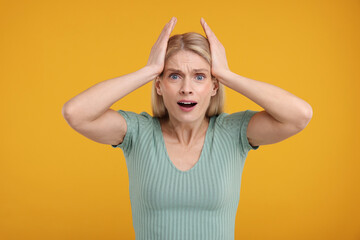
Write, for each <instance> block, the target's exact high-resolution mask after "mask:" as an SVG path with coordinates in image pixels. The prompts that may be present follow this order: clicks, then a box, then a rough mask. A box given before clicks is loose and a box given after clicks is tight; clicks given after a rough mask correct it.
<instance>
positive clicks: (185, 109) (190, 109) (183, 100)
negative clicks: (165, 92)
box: [178, 99, 197, 112]
mask: <svg viewBox="0 0 360 240" xmlns="http://www.w3.org/2000/svg"><path fill="white" fill-rule="evenodd" d="M179 102H189V103H196V104H195V106H192V107H183V106H180V105H178V106H179V107H180V109H181V110H182V111H184V112H190V111H192V110H193V109H194V108H195V107H196V105H197V102H196V101H193V100H186V99H182V100H180V101H178V103H179Z"/></svg>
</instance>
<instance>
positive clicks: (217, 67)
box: [147, 17, 229, 79]
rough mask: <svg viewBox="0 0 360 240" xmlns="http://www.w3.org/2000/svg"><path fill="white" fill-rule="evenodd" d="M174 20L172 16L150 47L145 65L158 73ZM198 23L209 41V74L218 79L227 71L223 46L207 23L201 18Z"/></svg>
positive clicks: (162, 62)
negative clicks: (210, 63) (210, 64)
mask: <svg viewBox="0 0 360 240" xmlns="http://www.w3.org/2000/svg"><path fill="white" fill-rule="evenodd" d="M176 22H177V19H176V17H172V18H171V20H170V21H169V22H168V23H167V24H166V25H165V26H164V28H163V30H162V31H161V33H160V36H159V37H158V39H157V41H156V42H155V44H154V45H153V47H152V48H151V52H150V56H149V60H148V62H147V66H151V67H152V68H153V69H154V70H155V71H156V73H157V74H158V75H159V74H161V73H162V71H163V70H164V67H165V54H166V48H167V43H168V40H169V38H170V34H171V32H172V31H173V29H174V27H175V24H176ZM200 23H201V26H202V27H203V29H204V32H205V34H206V37H207V38H208V41H209V43H210V51H211V62H212V67H211V74H212V75H213V76H215V77H216V78H218V79H219V78H220V76H221V74H223V73H224V72H226V71H229V66H228V63H227V59H226V53H225V48H224V46H223V45H222V44H221V42H220V41H219V40H218V39H217V37H216V36H215V34H214V32H213V31H212V30H211V29H210V27H209V25H208V24H207V23H206V22H205V20H204V19H203V18H201V19H200Z"/></svg>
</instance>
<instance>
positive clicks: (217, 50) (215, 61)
mask: <svg viewBox="0 0 360 240" xmlns="http://www.w3.org/2000/svg"><path fill="white" fill-rule="evenodd" d="M200 23H201V25H202V27H203V29H204V31H205V34H206V37H207V39H208V40H209V43H210V51H211V61H212V67H211V73H212V75H213V76H214V77H216V78H217V79H218V80H219V81H220V79H221V76H222V75H224V74H225V73H226V72H227V71H230V69H229V66H228V63H227V60H226V54H225V48H224V46H223V45H222V44H221V42H220V41H219V40H218V39H217V37H216V36H215V34H214V32H213V31H211V29H210V27H209V25H207V23H206V22H205V20H204V19H203V18H201V19H200Z"/></svg>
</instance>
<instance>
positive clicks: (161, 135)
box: [156, 117, 213, 174]
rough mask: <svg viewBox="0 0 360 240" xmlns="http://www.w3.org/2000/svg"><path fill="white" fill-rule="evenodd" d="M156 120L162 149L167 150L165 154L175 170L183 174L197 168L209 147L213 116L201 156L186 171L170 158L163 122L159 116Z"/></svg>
mask: <svg viewBox="0 0 360 240" xmlns="http://www.w3.org/2000/svg"><path fill="white" fill-rule="evenodd" d="M156 122H157V126H158V132H159V135H160V139H161V145H162V150H163V151H164V152H165V155H166V158H167V160H168V162H169V163H170V165H171V166H172V167H173V168H175V170H176V171H177V172H180V173H183V174H186V173H189V172H191V171H193V170H194V169H195V168H197V166H198V165H199V164H200V163H201V161H202V159H203V158H204V156H203V155H204V154H205V153H204V152H205V148H206V147H207V143H208V141H209V140H208V138H209V132H210V129H211V128H212V122H213V117H210V119H209V125H208V127H207V129H206V133H205V140H204V144H203V146H202V148H201V153H200V157H199V159H198V160H197V162H196V163H195V165H194V166H192V168H190V169H189V170H186V171H183V170H180V169H178V168H177V167H176V166H175V164H174V163H173V162H172V161H171V159H170V155H169V153H168V151H167V148H166V144H165V139H164V135H163V132H162V130H161V124H160V120H159V118H156Z"/></svg>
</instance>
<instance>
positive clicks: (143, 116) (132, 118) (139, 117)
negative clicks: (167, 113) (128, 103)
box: [117, 110, 154, 123]
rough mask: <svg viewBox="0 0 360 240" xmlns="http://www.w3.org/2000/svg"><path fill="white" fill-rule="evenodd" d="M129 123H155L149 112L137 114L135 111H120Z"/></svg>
mask: <svg viewBox="0 0 360 240" xmlns="http://www.w3.org/2000/svg"><path fill="white" fill-rule="evenodd" d="M117 112H118V113H120V114H121V115H122V116H123V117H124V118H125V120H126V122H127V123H136V122H137V123H149V122H151V121H153V119H154V118H153V117H152V116H151V115H150V114H149V113H147V112H141V113H136V112H133V111H125V110H118V111H117Z"/></svg>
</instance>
